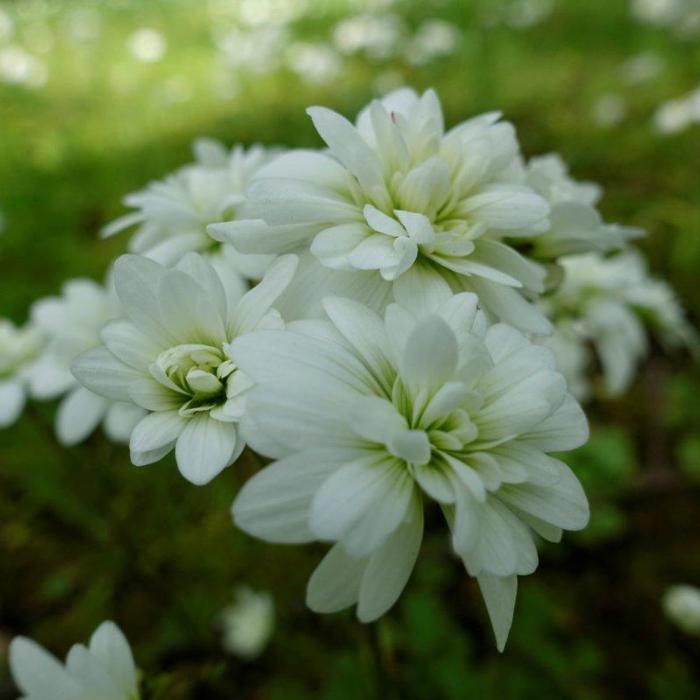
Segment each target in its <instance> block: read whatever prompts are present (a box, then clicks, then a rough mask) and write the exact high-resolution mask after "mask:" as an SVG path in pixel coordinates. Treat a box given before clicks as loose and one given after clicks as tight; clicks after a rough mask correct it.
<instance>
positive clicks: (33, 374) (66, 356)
mask: <svg viewBox="0 0 700 700" xmlns="http://www.w3.org/2000/svg"><path fill="white" fill-rule="evenodd" d="M120 314H121V310H120V307H119V302H118V300H117V298H116V296H115V294H114V290H113V289H112V287H111V283H110V282H108V283H107V285H106V286H102V285H100V284H98V283H96V282H94V281H93V280H89V279H74V280H70V281H68V282H66V283H65V284H64V285H63V291H62V295H61V296H59V297H47V298H45V299H40V300H39V301H36V302H35V303H34V304H33V305H32V309H31V317H32V321H33V323H34V324H35V326H36V327H37V328H38V329H40V330H41V331H42V333H43V335H44V338H45V343H44V346H43V349H42V352H41V354H40V355H39V357H38V359H37V360H36V361H35V362H33V363H32V364H31V365H30V366H29V367H27V369H26V371H25V376H26V380H27V382H28V384H29V391H30V395H31V396H32V398H35V399H39V400H47V399H54V398H57V397H60V396H63V397H64V398H63V399H62V400H61V403H60V404H59V407H58V412H57V414H56V435H57V437H58V439H59V440H60V442H61V443H63V444H64V445H75V444H77V443H79V442H82V441H83V440H85V439H86V438H87V437H88V436H89V435H90V434H91V433H92V432H93V430H95V428H96V427H97V426H98V425H99V424H100V422H102V424H103V428H104V430H105V432H106V433H107V435H108V437H110V438H111V439H112V440H115V441H117V442H128V440H129V435H130V433H131V430H132V428H133V427H134V425H136V423H137V422H138V421H139V420H140V419H141V418H142V417H143V415H144V414H143V411H142V410H139V409H136V408H134V407H132V406H129V405H125V404H122V403H114V402H111V401H108V400H106V399H104V398H103V397H102V396H98V395H97V394H94V393H93V392H91V391H88V390H87V389H85V388H83V387H82V386H80V385H79V384H78V382H77V381H76V380H75V377H73V375H72V374H71V371H70V368H71V364H72V363H73V360H75V358H76V357H78V355H80V354H81V353H83V352H85V351H87V350H91V349H92V348H95V347H97V346H99V345H100V344H101V341H100V331H101V330H102V327H103V326H104V325H105V324H106V323H107V322H108V321H111V320H113V319H114V318H116V317H118V316H119V315H120Z"/></svg>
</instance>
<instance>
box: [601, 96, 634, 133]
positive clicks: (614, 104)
mask: <svg viewBox="0 0 700 700" xmlns="http://www.w3.org/2000/svg"><path fill="white" fill-rule="evenodd" d="M626 115H627V102H626V101H625V98H624V97H622V95H616V94H615V93H608V94H606V95H601V97H599V98H598V99H597V100H596V102H595V104H594V105H593V120H594V121H595V123H596V124H598V125H599V126H604V127H611V126H616V125H617V124H619V123H620V122H621V121H622V120H623V119H624V118H625V116H626Z"/></svg>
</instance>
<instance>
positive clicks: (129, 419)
mask: <svg viewBox="0 0 700 700" xmlns="http://www.w3.org/2000/svg"><path fill="white" fill-rule="evenodd" d="M145 415H146V412H145V411H144V410H143V409H142V408H141V407H140V406H136V405H134V404H131V403H123V402H121V401H116V402H114V403H112V404H111V405H110V407H109V408H108V409H107V415H106V416H105V419H104V424H103V428H104V431H105V434H106V435H107V437H108V438H109V439H110V440H113V441H114V442H120V443H124V444H128V442H129V437H130V436H131V431H132V430H133V429H134V428H135V427H136V424H137V423H138V422H139V421H140V420H141V419H142V418H143V417H144V416H145Z"/></svg>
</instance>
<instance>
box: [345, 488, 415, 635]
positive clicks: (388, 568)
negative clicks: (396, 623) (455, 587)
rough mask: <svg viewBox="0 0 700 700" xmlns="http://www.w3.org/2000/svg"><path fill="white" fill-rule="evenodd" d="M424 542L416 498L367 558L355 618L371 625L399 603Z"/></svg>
mask: <svg viewBox="0 0 700 700" xmlns="http://www.w3.org/2000/svg"><path fill="white" fill-rule="evenodd" d="M422 539H423V507H422V505H421V503H420V500H419V499H418V498H416V499H415V501H414V504H413V506H412V508H411V510H410V514H409V516H408V518H407V519H406V521H405V522H404V523H403V524H402V525H401V526H400V527H398V528H397V529H396V530H395V531H394V533H393V534H392V535H391V536H390V537H389V539H387V541H386V542H385V543H384V545H383V546H382V547H381V548H380V549H379V550H378V551H377V552H375V553H374V554H373V555H372V557H371V558H370V560H369V562H368V564H367V568H366V569H365V572H364V575H363V576H362V581H361V583H360V591H359V600H358V604H357V617H358V618H359V619H360V621H361V622H372V620H376V619H377V618H378V617H380V616H381V615H383V614H384V613H385V612H386V611H387V610H389V608H391V606H392V605H393V604H394V603H395V602H396V601H397V600H398V598H399V596H400V595H401V592H402V591H403V589H404V587H405V586H406V583H407V582H408V579H409V577H410V575H411V572H412V571H413V567H414V565H415V563H416V559H417V558H418V552H419V551H420V545H421V541H422Z"/></svg>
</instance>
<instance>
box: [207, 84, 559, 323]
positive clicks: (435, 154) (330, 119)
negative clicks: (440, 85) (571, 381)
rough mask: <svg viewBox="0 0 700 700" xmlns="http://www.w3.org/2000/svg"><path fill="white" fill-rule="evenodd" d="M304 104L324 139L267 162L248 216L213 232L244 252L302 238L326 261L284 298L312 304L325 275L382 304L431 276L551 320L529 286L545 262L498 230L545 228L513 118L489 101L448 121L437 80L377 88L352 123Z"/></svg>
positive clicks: (534, 319)
mask: <svg viewBox="0 0 700 700" xmlns="http://www.w3.org/2000/svg"><path fill="white" fill-rule="evenodd" d="M308 112H309V114H310V116H311V118H312V120H313V122H314V125H315V126H316V129H317V131H318V132H319V134H320V135H321V137H322V138H323V140H324V141H325V142H326V144H327V145H328V147H329V152H328V153H322V152H317V151H303V150H302V151H292V152H289V153H287V154H285V155H282V156H280V157H279V158H277V159H275V160H274V161H272V162H271V163H270V164H269V165H268V166H266V167H265V168H262V169H261V170H260V171H259V172H258V173H257V174H256V176H255V178H254V179H253V182H252V184H251V186H250V188H249V190H248V201H247V202H246V214H247V216H248V217H249V220H247V221H246V220H245V219H241V220H238V221H233V222H231V223H223V224H219V225H213V226H210V227H209V231H210V233H211V235H213V236H214V237H216V238H219V239H220V240H225V241H229V242H231V243H232V244H233V245H234V247H236V248H237V249H238V250H239V251H240V252H242V253H267V254H279V253H282V252H287V251H296V250H299V251H304V250H307V251H310V253H311V256H313V257H312V259H315V260H317V261H318V263H320V265H318V264H317V266H316V271H315V272H314V270H313V268H312V267H311V266H309V268H308V270H307V274H306V275H305V276H302V275H301V274H300V275H298V277H297V280H296V281H295V282H296V283H295V284H294V285H293V286H292V287H291V288H290V290H289V292H288V293H287V301H288V302H289V301H290V300H292V299H294V298H295V296H297V297H299V298H300V299H304V300H306V299H307V298H308V296H309V294H311V292H312V291H313V294H314V295H315V299H316V307H318V306H319V304H318V300H319V299H320V298H321V296H322V294H320V292H319V289H320V285H322V284H324V282H327V283H329V284H330V285H331V286H332V288H333V289H334V292H333V293H341V294H343V295H345V296H350V295H356V296H357V297H358V299H359V300H360V301H362V302H364V303H368V304H371V305H373V306H375V307H376V308H378V309H380V308H381V307H382V305H384V306H385V305H386V302H387V300H388V298H389V296H390V295H391V294H392V293H393V294H394V296H395V297H396V299H397V301H399V302H401V300H402V299H403V298H406V297H407V296H410V297H411V298H414V292H415V291H416V290H417V289H420V288H423V287H430V286H436V287H441V288H444V289H450V288H452V289H453V290H454V291H461V290H469V291H474V292H476V293H477V294H478V295H479V298H480V301H481V303H482V305H483V306H484V308H486V309H487V310H488V311H489V312H491V313H493V314H494V315H496V316H497V317H499V318H501V319H503V320H505V321H507V322H508V323H512V324H513V325H515V326H517V327H520V328H522V329H524V330H527V331H531V332H535V333H547V332H549V330H550V325H549V323H548V321H547V320H546V319H545V318H544V317H543V316H542V315H541V314H540V313H539V311H537V310H536V309H535V308H534V307H533V306H532V305H531V304H529V303H528V301H527V300H526V295H529V294H533V295H536V294H538V293H541V292H542V290H543V288H544V287H543V282H544V277H545V270H544V268H543V267H542V266H540V265H538V264H536V263H534V262H533V261H531V260H528V259H527V258H525V257H523V256H522V255H520V254H519V253H518V252H517V251H516V250H515V248H514V247H512V246H511V245H509V244H508V243H506V242H504V239H505V238H512V237H517V236H528V237H532V236H533V235H535V234H536V233H538V232H539V233H543V232H544V231H546V229H547V227H548V219H547V217H548V214H549V205H548V204H547V202H546V201H545V199H543V198H542V197H541V196H540V195H538V194H536V193H535V192H534V191H533V190H532V189H531V188H530V187H528V186H527V185H525V184H514V183H512V182H511V181H510V180H509V177H510V170H511V168H512V166H513V163H514V162H515V159H516V158H517V157H518V144H517V141H516V138H515V131H514V129H513V127H512V125H510V124H508V123H507V122H500V121H499V120H498V119H499V115H498V114H486V115H482V116H479V117H475V118H474V119H471V120H469V121H467V122H463V123H462V124H459V125H458V126H456V127H455V128H453V129H451V130H449V131H445V127H444V123H443V116H442V109H441V106H440V102H439V100H438V98H437V96H436V95H435V93H434V92H433V91H432V90H429V91H427V92H426V93H424V94H423V95H422V96H420V97H419V96H418V95H417V94H416V93H415V92H413V91H412V90H408V89H401V90H397V91H396V92H393V93H391V94H390V95H388V96H387V97H386V98H384V100H382V101H379V100H375V101H373V102H372V103H371V104H370V105H369V106H368V107H367V108H366V109H364V110H363V111H362V112H361V114H360V116H359V118H358V121H357V126H353V125H352V124H351V123H350V122H349V121H347V120H346V119H345V118H344V117H342V116H340V115H339V114H337V113H336V112H333V111H331V110H329V109H326V108H323V107H311V108H310V109H309V110H308ZM331 271H333V272H332V273H331ZM333 285H336V286H335V287H333ZM337 285H341V287H342V289H343V291H342V292H341V291H338V290H339V287H338V286H337ZM312 288H313V289H312ZM285 308H287V307H285ZM299 308H300V310H301V312H302V313H301V315H302V316H304V315H305V316H306V317H308V316H309V315H313V314H314V313H316V312H318V308H314V309H312V308H311V307H309V306H308V305H307V304H306V303H303V304H300V305H299ZM289 313H290V318H293V317H294V316H295V315H297V314H296V312H295V311H294V310H290V312H289Z"/></svg>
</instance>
